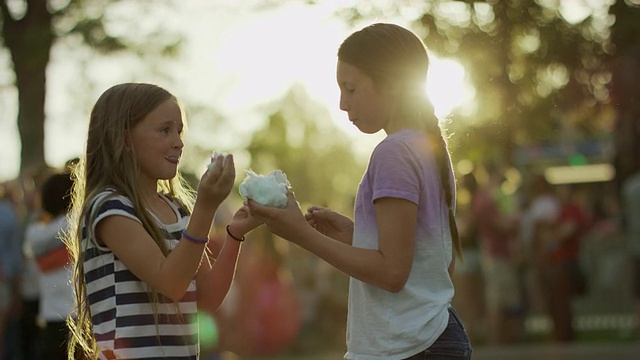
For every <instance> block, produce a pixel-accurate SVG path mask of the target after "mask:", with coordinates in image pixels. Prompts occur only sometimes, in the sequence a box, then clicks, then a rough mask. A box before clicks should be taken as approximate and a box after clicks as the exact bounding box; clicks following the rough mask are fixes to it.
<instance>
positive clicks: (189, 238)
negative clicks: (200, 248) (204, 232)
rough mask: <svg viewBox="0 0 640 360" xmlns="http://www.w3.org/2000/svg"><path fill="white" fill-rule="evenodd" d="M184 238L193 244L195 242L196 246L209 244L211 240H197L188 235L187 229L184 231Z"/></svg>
mask: <svg viewBox="0 0 640 360" xmlns="http://www.w3.org/2000/svg"><path fill="white" fill-rule="evenodd" d="M182 237H183V238H185V239H187V240H189V241H191V242H194V243H196V244H206V243H208V242H209V238H208V237H207V238H205V239H198V238H195V237H193V236H191V235H189V233H187V229H184V230H182Z"/></svg>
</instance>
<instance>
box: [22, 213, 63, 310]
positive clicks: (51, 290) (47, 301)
mask: <svg viewBox="0 0 640 360" xmlns="http://www.w3.org/2000/svg"><path fill="white" fill-rule="evenodd" d="M68 225H69V224H68V221H67V218H66V216H58V217H57V218H55V219H53V220H52V221H50V222H48V223H33V224H31V225H29V226H28V228H27V231H26V233H25V242H26V246H29V247H32V248H33V247H47V246H53V244H54V243H56V242H62V240H60V236H59V235H60V231H62V230H63V229H65V230H66V229H67V227H68ZM48 244H49V245H48ZM58 246H60V244H58ZM72 269H73V266H72V265H71V264H67V265H66V266H63V267H61V268H58V269H55V270H52V271H49V272H40V275H39V281H38V283H39V289H40V309H39V316H40V317H41V318H43V319H44V320H45V321H47V322H51V321H56V322H60V321H65V319H66V317H67V315H69V313H70V312H71V311H72V310H73V307H74V301H75V296H74V293H73V286H71V274H72Z"/></svg>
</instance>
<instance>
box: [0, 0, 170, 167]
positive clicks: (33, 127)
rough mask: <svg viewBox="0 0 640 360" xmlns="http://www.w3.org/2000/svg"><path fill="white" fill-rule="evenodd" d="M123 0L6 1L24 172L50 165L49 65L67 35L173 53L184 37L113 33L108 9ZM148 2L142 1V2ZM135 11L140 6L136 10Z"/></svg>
mask: <svg viewBox="0 0 640 360" xmlns="http://www.w3.org/2000/svg"><path fill="white" fill-rule="evenodd" d="M124 3H125V2H123V1H120V0H111V1H110V0H97V1H88V0H69V1H66V2H64V1H63V2H59V1H49V0H14V1H12V0H0V23H1V24H2V31H1V32H0V45H2V46H5V47H6V48H7V49H8V50H9V52H10V54H11V62H12V65H13V70H14V74H15V85H16V87H17V90H18V98H19V101H18V119H17V122H18V130H19V134H20V140H21V144H22V146H21V154H20V171H21V172H24V171H25V170H36V169H40V168H42V167H44V166H46V162H45V153H44V136H45V133H44V123H45V111H44V104H45V99H46V70H47V65H48V63H49V56H50V52H51V49H52V47H53V46H55V44H56V42H57V41H59V40H60V39H62V38H67V37H71V36H77V37H78V38H79V39H81V40H82V43H84V44H86V45H88V46H90V47H92V48H93V49H96V50H98V51H101V52H114V51H123V50H125V49H132V48H137V49H142V48H143V47H142V46H141V45H142V44H145V45H144V48H145V49H146V50H152V51H155V52H160V53H162V54H168V53H172V52H174V51H175V50H176V49H177V46H178V44H179V41H180V39H179V38H176V37H175V36H172V37H165V36H164V34H155V36H149V37H146V38H145V39H144V40H141V39H139V40H138V42H137V43H136V40H132V38H131V36H126V35H125V34H118V35H112V34H111V33H110V31H109V29H108V25H109V24H112V23H113V22H114V21H116V20H114V18H113V17H108V16H106V15H105V14H106V12H105V10H104V9H105V8H106V7H107V6H108V5H109V6H113V5H114V4H124ZM145 5H146V6H148V5H149V4H148V3H147V2H138V3H137V5H136V6H143V7H144V6H145ZM134 11H135V10H134Z"/></svg>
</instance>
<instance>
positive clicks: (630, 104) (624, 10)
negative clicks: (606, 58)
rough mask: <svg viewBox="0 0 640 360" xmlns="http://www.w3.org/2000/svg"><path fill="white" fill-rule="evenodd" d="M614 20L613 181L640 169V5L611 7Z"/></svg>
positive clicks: (622, 180) (622, 3)
mask: <svg viewBox="0 0 640 360" xmlns="http://www.w3.org/2000/svg"><path fill="white" fill-rule="evenodd" d="M610 12H611V13H612V14H613V15H615V17H616V22H615V24H614V25H613V28H612V31H611V34H612V41H613V44H614V46H615V55H614V57H613V63H612V69H613V88H612V95H613V96H612V104H613V105H614V106H615V108H616V112H617V123H616V134H615V139H616V141H615V143H616V145H615V146H616V157H615V159H614V166H615V168H616V180H617V181H616V182H617V184H618V185H620V184H622V183H623V182H624V180H625V179H626V178H627V177H629V175H631V174H633V173H634V172H636V171H639V170H640V141H639V139H640V87H638V79H640V68H639V67H638V63H639V61H640V35H639V34H640V9H639V8H637V7H636V8H632V7H630V6H628V5H626V4H625V2H624V1H623V0H618V1H616V3H615V4H614V5H613V6H612V7H611V9H610Z"/></svg>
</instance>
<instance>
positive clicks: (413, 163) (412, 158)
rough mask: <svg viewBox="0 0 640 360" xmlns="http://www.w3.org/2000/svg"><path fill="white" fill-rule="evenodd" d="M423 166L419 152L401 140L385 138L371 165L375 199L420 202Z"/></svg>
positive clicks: (372, 157)
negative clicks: (419, 162) (419, 159)
mask: <svg viewBox="0 0 640 360" xmlns="http://www.w3.org/2000/svg"><path fill="white" fill-rule="evenodd" d="M419 169H420V167H419V164H418V159H417V158H416V155H415V154H414V153H413V152H412V151H411V150H410V149H409V146H408V145H407V144H405V143H404V142H401V141H389V139H387V140H385V141H382V142H381V143H380V144H379V145H378V146H377V147H376V149H375V150H374V152H373V154H372V156H371V163H370V166H369V176H370V181H371V187H372V191H373V199H372V200H373V201H374V202H375V201H376V200H377V199H380V198H383V197H392V198H399V199H405V200H408V201H411V202H413V203H415V204H418V199H419V196H420V184H421V181H420V171H419Z"/></svg>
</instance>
